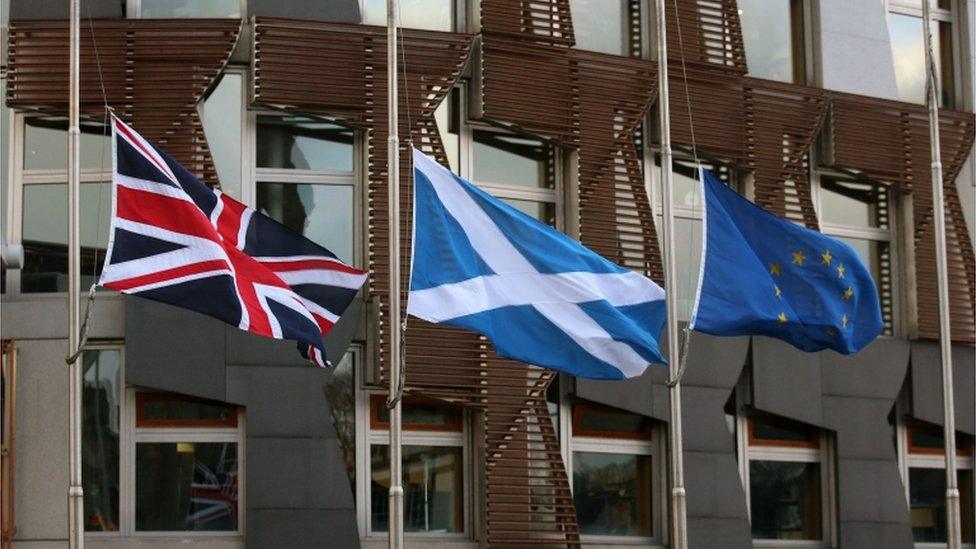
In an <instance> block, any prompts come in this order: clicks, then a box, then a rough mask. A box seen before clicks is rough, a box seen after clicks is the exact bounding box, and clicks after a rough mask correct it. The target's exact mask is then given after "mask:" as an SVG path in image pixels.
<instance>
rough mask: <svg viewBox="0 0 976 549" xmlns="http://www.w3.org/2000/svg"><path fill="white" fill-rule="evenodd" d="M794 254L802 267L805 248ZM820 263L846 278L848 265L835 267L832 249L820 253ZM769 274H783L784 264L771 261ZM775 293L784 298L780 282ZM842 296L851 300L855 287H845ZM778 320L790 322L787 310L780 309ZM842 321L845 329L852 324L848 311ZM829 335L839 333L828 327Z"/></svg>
mask: <svg viewBox="0 0 976 549" xmlns="http://www.w3.org/2000/svg"><path fill="white" fill-rule="evenodd" d="M792 256H793V257H792V262H793V265H798V266H800V267H802V266H803V263H804V261H806V260H807V256H806V254H804V253H803V250H795V251H794V252H793V253H792ZM820 264H821V265H824V266H826V267H828V268H832V269H834V270H835V271H836V272H837V278H838V279H840V280H844V279H846V275H847V267H845V266H844V264H843V263H837V266H836V267H834V255H833V254H831V253H830V250H824V251H823V253H821V254H820ZM769 274H771V275H772V276H774V277H775V276H782V274H783V266H782V264H780V263H779V262H775V261H774V262H772V263H770V264H769ZM773 295H775V296H776V298H777V299H782V298H783V290H782V289H781V288H780V287H779V285H778V284H773ZM841 297H842V298H843V299H844V301H845V302H850V300H851V298H852V297H854V287H853V286H847V288H845V289H844V290H843V291H842V292H841ZM776 320H777V322H779V323H780V324H786V323H787V322H789V318H788V317H787V316H786V312H785V311H780V313H779V314H778V315H776ZM840 323H841V326H842V328H843V329H844V330H846V329H847V326H848V325H850V324H852V322H851V319H850V317H848V316H847V313H844V314H843V315H842V316H841V317H840ZM827 335H828V336H831V337H833V336H835V335H837V331H836V330H835V329H833V328H830V327H828V328H827Z"/></svg>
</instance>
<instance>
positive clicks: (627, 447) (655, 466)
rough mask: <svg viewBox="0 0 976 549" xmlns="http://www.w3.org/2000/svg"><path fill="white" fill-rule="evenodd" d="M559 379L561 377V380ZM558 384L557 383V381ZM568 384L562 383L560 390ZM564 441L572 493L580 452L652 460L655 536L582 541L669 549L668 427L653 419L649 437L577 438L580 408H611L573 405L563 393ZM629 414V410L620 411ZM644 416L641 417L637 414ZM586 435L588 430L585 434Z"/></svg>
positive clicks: (589, 537)
mask: <svg viewBox="0 0 976 549" xmlns="http://www.w3.org/2000/svg"><path fill="white" fill-rule="evenodd" d="M557 379H559V378H557ZM554 383H555V381H554ZM564 385H566V384H565V383H561V384H560V388H561V389H562V387H563V386H564ZM559 394H560V407H559V418H560V422H559V423H560V427H561V428H562V429H561V432H560V441H561V442H562V441H565V444H561V446H562V447H563V463H564V464H565V466H566V471H567V475H566V476H567V477H568V480H569V487H570V490H572V489H573V477H574V461H575V459H574V458H575V454H576V452H584V453H598V454H624V455H636V456H647V457H650V458H651V487H650V488H651V535H650V536H610V535H592V534H582V533H580V541H581V542H582V543H583V544H584V545H590V544H595V545H598V546H604V545H622V546H626V545H636V546H640V547H649V548H653V549H658V548H661V549H663V548H664V547H666V544H667V536H668V533H667V532H666V531H665V530H666V529H667V526H666V524H667V523H666V517H667V513H668V509H669V505H670V502H669V498H668V494H667V493H666V492H667V490H666V489H665V488H666V484H665V478H666V475H667V457H666V454H665V439H666V435H665V430H664V426H663V425H661V424H659V422H656V421H654V420H653V418H650V417H649V416H644V417H646V418H647V419H648V421H649V423H650V429H649V431H650V432H649V434H648V437H647V438H644V439H640V438H622V437H618V436H605V437H600V436H592V435H590V434H586V435H576V434H575V427H576V421H575V419H576V407H577V406H583V407H584V408H587V407H588V408H607V406H603V405H599V404H595V403H593V404H591V403H588V402H584V401H579V400H577V401H574V402H569V399H568V398H567V395H566V394H565V393H564V391H563V390H560V392H559ZM620 411H624V412H626V411H627V410H620ZM636 415H640V414H636ZM584 432H586V431H584Z"/></svg>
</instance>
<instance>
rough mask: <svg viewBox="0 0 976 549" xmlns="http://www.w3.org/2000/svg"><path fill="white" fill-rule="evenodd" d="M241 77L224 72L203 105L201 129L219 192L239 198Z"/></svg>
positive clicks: (241, 127) (242, 83) (241, 128)
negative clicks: (211, 159)
mask: <svg viewBox="0 0 976 549" xmlns="http://www.w3.org/2000/svg"><path fill="white" fill-rule="evenodd" d="M243 80H244V77H243V76H242V75H241V74H239V73H233V72H229V73H225V74H224V75H223V77H221V79H220V82H219V83H218V84H217V87H216V88H214V91H213V93H211V94H210V96H209V97H207V99H206V100H205V101H204V102H203V107H202V109H201V110H202V111H203V117H202V120H203V130H204V133H206V135H207V146H208V147H209V148H210V154H211V155H212V156H213V161H214V165H215V166H216V167H217V176H218V177H219V179H220V190H221V191H223V192H225V193H227V194H229V195H230V196H233V197H234V198H236V199H238V200H240V199H241V133H242V132H243V125H242V120H241V117H242V112H243V110H242V105H241V103H242V100H241V94H242V92H243V90H242V88H243V86H244V82H243Z"/></svg>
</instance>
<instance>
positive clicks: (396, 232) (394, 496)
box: [386, 0, 403, 549]
mask: <svg viewBox="0 0 976 549" xmlns="http://www.w3.org/2000/svg"><path fill="white" fill-rule="evenodd" d="M397 11H398V10H397V0H387V2H386V79H387V88H388V90H387V93H388V96H387V100H388V101H389V119H388V121H387V128H388V132H389V143H388V145H387V146H388V147H389V149H388V151H387V154H388V156H387V176H388V177H389V201H390V204H389V207H390V210H389V214H390V248H389V254H390V308H389V322H388V326H389V328H390V362H389V368H390V393H389V399H388V400H387V404H388V405H389V406H390V507H389V513H390V514H389V517H390V519H389V548H390V549H400V548H402V547H403V486H402V484H401V483H402V479H401V472H400V469H401V460H402V455H401V454H402V450H403V447H402V438H401V425H400V408H401V406H400V396H401V395H400V393H399V388H400V373H401V372H400V365H401V360H402V357H401V356H400V353H401V350H402V348H401V346H400V340H401V338H402V337H403V334H402V333H401V329H400V137H399V135H398V133H399V128H398V125H397V124H398V119H399V113H398V103H397V92H398V90H397V26H398V25H399V20H398V17H397Z"/></svg>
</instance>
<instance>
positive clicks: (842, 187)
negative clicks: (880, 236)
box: [820, 178, 888, 229]
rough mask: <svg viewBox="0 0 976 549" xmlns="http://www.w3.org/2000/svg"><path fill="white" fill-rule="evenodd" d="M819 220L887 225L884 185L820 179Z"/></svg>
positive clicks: (873, 225) (881, 227)
mask: <svg viewBox="0 0 976 549" xmlns="http://www.w3.org/2000/svg"><path fill="white" fill-rule="evenodd" d="M820 220H821V221H823V222H826V223H836V224H838V225H846V226H854V227H871V228H876V229H887V228H888V190H887V188H886V187H885V186H883V185H877V184H873V183H862V182H855V181H842V180H837V179H829V178H823V179H821V181H820Z"/></svg>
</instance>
